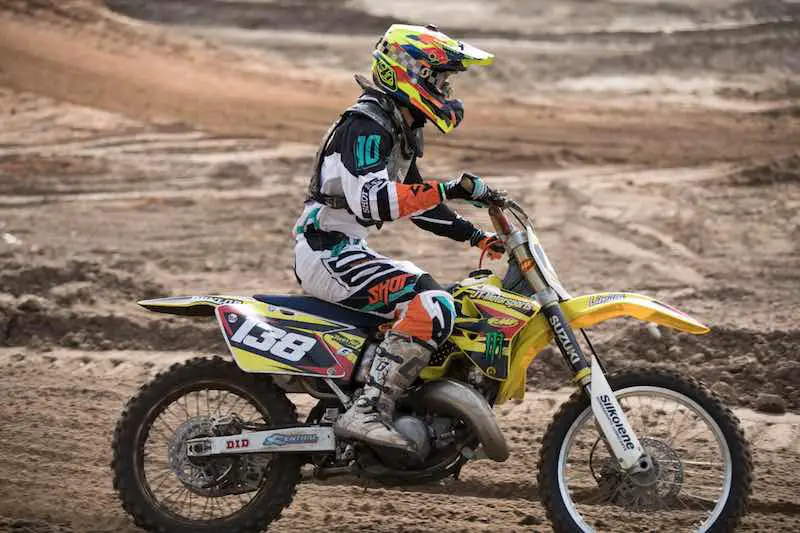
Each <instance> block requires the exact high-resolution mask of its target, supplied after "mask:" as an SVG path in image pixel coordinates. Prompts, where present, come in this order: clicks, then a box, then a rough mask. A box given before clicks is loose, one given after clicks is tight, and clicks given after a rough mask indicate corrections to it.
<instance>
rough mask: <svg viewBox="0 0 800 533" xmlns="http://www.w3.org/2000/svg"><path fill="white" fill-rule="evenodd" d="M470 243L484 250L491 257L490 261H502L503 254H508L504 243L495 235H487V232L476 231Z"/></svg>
mask: <svg viewBox="0 0 800 533" xmlns="http://www.w3.org/2000/svg"><path fill="white" fill-rule="evenodd" d="M469 243H470V244H471V245H472V246H477V247H478V248H480V249H481V250H484V251H485V252H486V253H487V254H488V255H489V259H495V260H496V259H500V258H502V257H503V254H505V253H506V247H505V245H504V244H503V241H501V240H500V239H499V238H498V237H497V235H495V234H494V233H486V232H485V231H482V230H479V229H476V230H475V232H474V233H473V234H472V237H470V239H469Z"/></svg>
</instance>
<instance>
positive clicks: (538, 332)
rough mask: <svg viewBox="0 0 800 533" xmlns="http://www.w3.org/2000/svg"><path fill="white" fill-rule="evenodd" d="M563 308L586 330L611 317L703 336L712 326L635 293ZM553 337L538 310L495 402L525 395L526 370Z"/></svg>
mask: <svg viewBox="0 0 800 533" xmlns="http://www.w3.org/2000/svg"><path fill="white" fill-rule="evenodd" d="M561 310H562V311H563V312H564V316H566V317H567V320H569V323H570V325H571V326H572V328H573V329H583V328H588V327H591V326H594V325H595V324H599V323H600V322H604V321H606V320H609V319H611V318H617V317H621V316H629V317H633V318H637V319H639V320H642V321H644V322H654V323H656V324H659V325H661V326H666V327H669V328H673V329H677V330H679V331H685V332H687V333H693V334H695V335H702V334H704V333H708V332H709V331H710V330H709V328H708V327H707V326H706V325H705V324H703V323H701V322H699V321H697V320H695V319H694V318H692V317H690V316H689V315H687V314H685V313H683V312H681V311H679V310H677V309H675V308H674V307H671V306H669V305H667V304H665V303H663V302H659V301H658V300H656V299H655V298H650V297H649V296H644V295H643V294H635V293H632V292H604V293H599V294H589V295H586V296H579V297H577V298H572V299H570V300H567V301H565V302H561ZM552 339H553V330H552V329H551V328H550V325H549V324H548V323H547V320H545V318H544V316H543V315H542V314H541V313H537V315H536V316H534V317H533V318H532V319H531V320H530V321H529V322H528V324H527V325H526V326H525V329H523V331H521V332H520V334H519V336H518V338H517V340H516V342H515V345H514V346H513V347H512V355H511V363H510V368H509V375H508V379H506V380H505V381H503V383H502V384H501V386H500V391H499V392H498V395H497V400H496V402H495V403H498V404H499V403H503V402H505V401H507V400H509V399H511V398H516V399H522V398H523V396H525V373H526V370H527V369H528V366H530V364H531V362H533V360H534V359H535V358H536V356H537V355H538V354H539V353H540V352H541V351H542V349H543V348H544V347H545V346H547V345H548V344H549V343H550V341H551V340H552Z"/></svg>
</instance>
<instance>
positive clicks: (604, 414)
mask: <svg viewBox="0 0 800 533" xmlns="http://www.w3.org/2000/svg"><path fill="white" fill-rule="evenodd" d="M504 229H506V228H498V230H499V231H503V230H504ZM503 233H505V234H506V235H507V236H508V237H507V239H506V242H505V244H506V248H507V249H509V250H510V251H511V255H512V256H513V257H514V259H515V260H516V261H517V264H518V265H519V267H520V270H521V271H522V274H523V275H524V276H525V279H526V280H527V281H528V283H529V284H530V286H531V287H532V288H533V290H534V297H535V298H536V300H537V302H538V303H539V305H541V313H542V314H543V315H544V317H545V318H546V319H547V323H548V324H549V325H550V328H551V329H552V330H553V334H554V336H555V341H556V344H557V345H558V349H559V350H561V354H562V355H563V356H564V360H565V361H566V362H567V365H568V366H569V367H570V368H571V369H572V372H573V374H574V380H575V382H576V383H578V384H580V386H581V387H582V388H583V391H584V393H585V394H586V395H587V396H588V398H589V400H590V402H591V406H592V413H593V414H594V418H595V420H596V422H597V425H598V426H599V427H600V430H601V432H602V434H603V438H604V440H605V442H606V444H607V445H608V447H609V448H610V450H611V452H612V453H613V454H614V457H616V459H617V461H618V462H619V465H620V467H621V468H622V469H623V470H625V471H627V472H629V473H638V472H642V471H647V470H650V468H652V462H651V460H650V457H649V455H648V454H647V453H645V451H644V449H643V448H642V445H641V443H640V442H639V439H638V438H637V437H636V434H635V433H634V431H633V428H632V427H631V425H630V424H629V423H628V419H627V417H626V416H625V413H624V412H623V410H622V407H621V406H620V404H619V402H618V401H617V397H616V395H615V394H614V391H613V390H611V386H610V385H609V384H608V380H607V379H606V376H605V373H604V372H603V369H602V367H601V366H600V362H599V361H598V359H597V357H594V358H592V361H591V364H590V363H589V362H588V361H587V360H586V356H585V355H584V354H583V350H582V349H581V346H580V344H578V340H577V339H576V338H575V332H574V331H573V330H572V327H571V326H570V325H569V322H568V321H567V319H566V317H565V316H564V312H563V311H562V310H561V306H560V305H559V298H558V295H557V294H556V292H555V291H554V290H553V289H552V288H551V287H550V286H549V285H548V284H547V282H546V281H545V279H544V276H543V275H542V273H541V271H540V270H539V267H538V265H537V264H536V262H535V261H534V260H533V257H532V256H531V253H530V249H529V247H528V239H527V236H526V235H525V234H524V233H523V232H521V231H516V232H514V231H508V232H505V231H503Z"/></svg>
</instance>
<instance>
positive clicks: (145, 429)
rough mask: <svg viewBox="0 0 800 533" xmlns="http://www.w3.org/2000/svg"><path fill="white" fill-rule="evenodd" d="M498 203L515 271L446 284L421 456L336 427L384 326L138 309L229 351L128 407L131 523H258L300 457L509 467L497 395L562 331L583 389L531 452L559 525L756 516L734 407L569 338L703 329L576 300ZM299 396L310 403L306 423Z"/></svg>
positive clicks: (414, 405)
mask: <svg viewBox="0 0 800 533" xmlns="http://www.w3.org/2000/svg"><path fill="white" fill-rule="evenodd" d="M489 203H490V207H489V214H490V217H491V219H492V223H493V224H494V226H495V230H496V232H497V235H498V236H499V237H500V238H501V239H502V240H503V242H504V243H505V247H506V250H507V254H508V256H509V269H508V272H507V273H506V275H505V277H504V278H503V279H500V278H499V277H498V276H496V275H494V274H493V273H492V272H491V271H488V270H478V271H475V272H473V273H471V274H470V276H469V277H468V278H466V279H464V280H462V281H461V282H459V283H456V284H455V285H453V286H451V287H449V288H448V290H449V291H450V292H451V293H452V295H453V298H454V300H455V302H456V311H457V319H456V322H455V328H454V331H453V334H452V336H451V337H450V338H449V340H448V341H447V342H446V343H444V344H443V345H442V346H441V347H440V348H439V349H438V351H437V352H436V353H434V354H433V356H432V358H431V360H430V363H429V365H428V366H427V367H426V368H425V369H424V370H423V371H422V373H421V374H420V376H419V378H418V380H417V381H416V382H415V383H414V384H413V385H412V386H411V387H410V389H409V390H408V391H407V394H406V395H405V396H404V397H403V398H402V399H401V400H400V401H399V402H398V408H397V412H396V414H395V420H394V426H395V427H396V428H397V430H398V431H399V432H400V433H402V434H403V435H404V436H405V437H406V438H407V439H408V440H409V441H411V442H412V443H413V444H414V447H415V449H416V451H415V452H413V453H410V452H406V451H401V450H398V449H389V448H386V449H382V448H376V447H370V446H367V445H364V444H362V443H360V442H358V441H344V440H341V439H339V438H337V437H336V435H335V434H334V431H333V423H334V421H335V420H336V418H337V417H338V416H339V414H340V413H342V412H343V411H344V410H345V409H346V408H347V407H349V406H350V405H351V404H352V402H353V400H354V398H355V396H356V395H357V394H358V392H359V390H360V389H361V387H362V386H363V384H364V382H365V379H366V375H367V371H368V369H369V367H370V365H371V362H372V358H373V356H374V353H375V348H376V346H377V344H378V343H379V342H380V340H381V338H382V336H383V331H385V330H386V329H387V327H388V325H389V324H388V323H387V322H386V321H385V319H382V318H380V317H377V316H375V315H370V314H366V313H361V312H358V311H354V310H352V309H348V308H345V307H342V306H338V305H336V304H332V303H328V302H323V301H321V300H317V299H314V298H311V297H307V296H280V295H256V296H254V297H240V296H220V295H205V296H191V297H170V298H159V299H152V300H145V301H141V302H139V303H140V304H141V305H142V306H144V307H145V308H147V309H150V310H153V311H157V312H163V313H172V314H178V315H192V316H215V317H216V319H217V322H218V323H219V327H220V330H221V332H222V336H223V337H224V339H225V342H226V344H227V346H228V348H229V350H230V353H231V355H232V358H233V363H231V362H229V361H227V360H224V359H222V358H219V357H217V358H214V359H204V358H197V359H192V360H189V361H187V362H184V363H180V364H176V365H173V366H172V367H171V368H170V369H169V370H167V371H165V372H163V373H161V374H159V375H158V376H157V377H156V378H154V379H153V380H152V381H151V382H150V383H147V384H146V385H144V386H143V387H142V388H141V389H140V390H139V392H138V394H137V395H136V396H135V397H134V398H133V399H131V400H130V401H129V402H128V404H127V406H126V408H125V411H124V413H123V414H122V416H121V418H120V420H119V422H118V424H117V427H116V430H115V432H114V439H113V462H112V468H113V470H114V487H115V489H116V490H117V492H118V494H119V497H120V499H121V501H122V506H123V507H124V509H125V510H126V511H127V512H128V513H129V514H130V515H131V516H132V517H133V519H134V520H135V522H136V524H137V525H138V526H140V527H142V528H144V529H146V530H148V531H153V532H156V531H158V532H166V531H168V532H172V533H183V532H186V533H188V532H203V531H207V532H210V531H214V532H237V533H238V532H255V531H261V530H263V529H265V528H266V527H267V526H268V525H269V524H270V523H271V522H272V521H274V520H276V519H277V518H278V517H279V515H280V513H281V511H282V509H284V508H285V507H287V506H288V505H289V504H290V503H291V501H292V497H293V495H294V492H295V487H296V485H297V483H298V482H299V481H300V479H301V468H302V469H303V470H304V472H306V473H307V475H308V476H309V477H314V478H326V477H330V476H335V475H356V476H361V477H368V478H372V479H373V480H377V481H378V482H382V483H386V484H398V483H407V484H420V483H430V482H434V481H437V480H441V479H443V478H446V477H451V476H452V477H455V478H457V477H458V475H459V473H460V471H461V468H462V467H463V466H464V464H465V463H467V462H468V461H472V460H478V459H485V458H488V459H491V460H493V461H497V462H502V461H505V460H506V459H507V458H508V457H509V447H508V444H507V442H506V440H505V438H504V436H503V432H502V431H501V428H500V426H499V424H498V421H497V420H496V418H495V416H494V414H493V407H494V406H498V405H501V404H503V403H506V402H508V401H509V400H514V399H516V400H521V399H522V398H523V396H524V394H525V380H526V369H527V368H528V366H529V365H530V364H531V363H532V362H533V361H534V359H535V358H536V356H537V355H538V354H539V353H540V352H541V351H542V349H543V348H545V346H547V345H548V343H550V342H551V341H555V344H556V346H557V347H558V349H559V350H560V352H561V354H562V356H563V359H564V362H565V365H566V367H567V368H568V369H569V371H570V373H571V375H572V378H573V382H574V384H575V386H576V388H577V391H576V392H575V393H574V394H573V395H572V396H571V397H570V398H569V400H568V401H566V403H564V404H563V405H562V406H561V408H560V409H559V410H558V412H557V413H556V414H555V416H554V418H553V420H552V422H551V423H550V425H549V427H548V428H547V429H546V431H545V435H544V438H543V440H542V446H541V451H540V457H539V462H538V488H539V494H540V498H541V501H542V504H543V505H544V507H545V509H546V512H547V516H548V518H549V519H550V521H551V523H552V526H553V528H554V530H555V531H557V532H572V531H595V530H598V531H626V530H628V529H629V528H630V526H631V524H635V523H639V524H646V525H647V526H648V527H649V528H656V529H658V528H660V529H663V530H666V531H689V530H692V531H715V532H717V531H732V530H733V529H734V528H735V527H736V526H737V524H738V523H739V521H740V520H741V518H742V516H743V514H744V512H745V507H746V502H747V499H748V497H749V494H750V490H751V487H750V485H751V477H752V476H751V472H752V461H751V456H750V451H749V446H748V443H747V441H746V440H745V438H744V435H743V433H742V429H741V427H740V424H739V421H738V420H737V418H736V417H735V416H734V415H733V413H732V412H731V410H730V409H728V408H727V407H726V406H725V405H723V403H722V402H721V401H720V399H719V398H718V397H717V396H715V395H714V394H713V393H712V392H711V391H709V390H708V389H707V388H706V387H705V386H704V385H703V384H702V383H700V382H698V381H697V380H695V379H692V378H690V377H684V376H681V375H679V374H677V373H675V372H672V371H669V370H663V369H648V368H643V369H641V370H634V371H627V372H621V373H616V374H609V375H606V372H605V369H604V367H603V364H602V362H601V360H600V357H599V356H598V355H597V353H596V352H595V350H594V348H593V347H592V345H591V342H590V341H589V338H588V336H586V337H585V344H586V347H584V345H582V343H579V341H578V338H577V337H576V331H578V330H584V329H586V328H589V327H591V326H593V325H595V324H598V323H600V322H603V321H606V320H609V319H611V318H614V317H621V316H628V317H633V318H636V319H639V320H641V321H645V322H649V323H653V324H657V325H661V326H666V327H670V328H674V329H677V330H680V331H684V332H689V333H692V334H703V333H706V332H708V331H709V329H708V328H707V327H706V326H705V325H703V324H702V323H700V322H698V321H697V320H695V319H694V318H692V317H690V316H688V315H686V314H684V313H682V312H680V311H678V310H677V309H675V308H673V307H670V306H668V305H666V304H664V303H661V302H659V301H657V300H655V299H653V298H649V297H647V296H643V295H640V294H634V293H629V292H605V293H599V294H591V295H586V296H579V297H575V298H573V297H572V296H570V294H569V293H568V292H567V291H566V290H565V289H564V287H563V286H562V285H561V282H560V281H559V279H558V277H557V275H556V272H555V270H554V268H553V266H552V264H551V263H550V261H549V259H548V257H547V255H546V254H545V252H544V249H543V248H542V246H541V244H540V242H539V240H538V238H537V235H536V232H535V229H534V223H533V221H532V220H531V219H530V217H529V216H528V215H527V214H526V213H525V212H524V210H523V209H522V208H521V207H520V206H519V205H518V204H517V203H516V202H514V201H512V200H510V199H505V198H503V197H501V196H499V195H495V196H493V197H492V200H491V201H490V202H489ZM584 335H585V332H584ZM587 354H591V357H587ZM234 363H235V364H234ZM289 393H304V394H308V395H310V396H311V397H313V398H314V399H316V405H315V406H314V407H313V409H311V411H310V413H309V415H308V416H307V418H306V420H305V422H299V421H298V419H297V414H296V407H295V405H294V404H293V403H292V401H290V399H289V397H288V396H287V394H289ZM304 465H310V466H304ZM601 517H602V520H601Z"/></svg>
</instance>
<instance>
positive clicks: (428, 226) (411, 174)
mask: <svg viewBox="0 0 800 533" xmlns="http://www.w3.org/2000/svg"><path fill="white" fill-rule="evenodd" d="M406 183H409V184H413V183H423V180H422V174H421V173H420V171H419V167H418V166H417V161H416V159H415V160H414V161H413V162H412V164H411V167H410V168H409V170H408V175H407V176H406ZM411 221H412V222H413V223H414V224H415V225H416V226H417V227H418V228H420V229H424V230H425V231H430V232H431V233H433V234H435V235H440V236H442V237H449V238H450V239H453V240H454V241H459V242H463V241H467V240H470V239H472V237H473V235H475V232H476V231H479V230H478V229H477V228H476V227H475V226H474V225H473V224H472V222H470V221H469V220H464V219H463V218H461V216H460V215H459V214H458V213H456V212H455V211H453V210H452V209H450V208H449V207H448V206H446V205H445V204H439V205H437V206H435V207H433V208H431V209H428V210H427V211H425V212H423V213H420V214H417V215H413V216H412V217H411Z"/></svg>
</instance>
